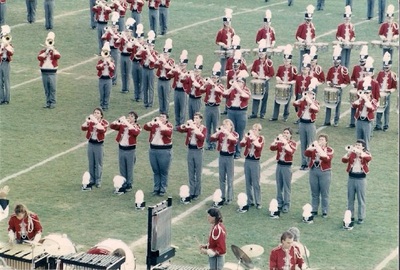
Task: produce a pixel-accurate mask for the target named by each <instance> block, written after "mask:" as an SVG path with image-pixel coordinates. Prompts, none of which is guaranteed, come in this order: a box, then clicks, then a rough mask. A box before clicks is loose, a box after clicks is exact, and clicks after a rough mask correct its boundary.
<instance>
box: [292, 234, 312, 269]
mask: <svg viewBox="0 0 400 270" xmlns="http://www.w3.org/2000/svg"><path fill="white" fill-rule="evenodd" d="M288 232H290V233H291V234H293V246H295V247H297V248H299V250H300V254H301V257H302V258H303V261H304V258H306V259H307V262H308V258H309V257H310V251H309V250H308V248H307V247H306V246H305V245H303V244H302V243H301V242H300V230H299V228H297V227H290V228H289V229H288ZM303 267H304V268H305V269H307V265H306V263H305V262H303Z"/></svg>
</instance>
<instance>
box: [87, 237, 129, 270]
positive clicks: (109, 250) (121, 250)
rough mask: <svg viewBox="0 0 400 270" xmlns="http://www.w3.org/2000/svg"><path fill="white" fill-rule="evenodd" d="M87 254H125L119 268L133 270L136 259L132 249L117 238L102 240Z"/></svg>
mask: <svg viewBox="0 0 400 270" xmlns="http://www.w3.org/2000/svg"><path fill="white" fill-rule="evenodd" d="M87 253H88V254H102V255H114V256H125V263H123V264H122V265H121V268H120V269H121V270H135V269H136V259H135V257H134V256H133V253H132V250H131V249H130V248H129V247H128V246H127V245H126V244H125V243H124V242H122V241H121V240H118V239H111V238H109V239H107V240H104V241H102V242H100V243H98V244H97V245H95V246H94V247H92V248H91V249H89V251H88V252H87Z"/></svg>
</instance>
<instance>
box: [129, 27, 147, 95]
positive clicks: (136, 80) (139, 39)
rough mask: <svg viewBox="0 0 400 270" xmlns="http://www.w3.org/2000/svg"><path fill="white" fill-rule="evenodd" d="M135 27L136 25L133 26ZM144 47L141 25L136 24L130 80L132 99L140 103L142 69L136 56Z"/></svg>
mask: <svg viewBox="0 0 400 270" xmlns="http://www.w3.org/2000/svg"><path fill="white" fill-rule="evenodd" d="M134 26H135V27H136V23H135V24H134ZM143 46H144V33H143V24H141V23H140V24H138V25H137V27H136V32H135V38H134V39H133V47H132V52H131V56H130V59H131V61H132V80H133V89H134V93H133V99H134V100H135V101H136V102H140V101H142V99H143V94H142V73H143V67H142V65H141V64H140V62H141V60H142V59H141V58H140V56H138V55H137V53H138V52H139V51H140V50H141V48H143Z"/></svg>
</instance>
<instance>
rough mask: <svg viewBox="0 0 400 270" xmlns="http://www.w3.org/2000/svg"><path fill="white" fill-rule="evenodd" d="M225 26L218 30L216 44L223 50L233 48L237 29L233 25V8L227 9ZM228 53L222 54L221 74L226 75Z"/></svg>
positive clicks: (224, 19)
mask: <svg viewBox="0 0 400 270" xmlns="http://www.w3.org/2000/svg"><path fill="white" fill-rule="evenodd" d="M222 20H223V22H224V26H223V27H222V28H221V29H220V30H219V31H218V33H217V36H216V38H215V44H217V45H218V46H220V49H221V50H222V51H227V50H230V49H231V46H232V40H233V36H234V35H235V29H233V28H232V26H231V21H232V9H229V8H226V9H225V16H224V18H223V19H222ZM226 60H227V54H226V53H225V54H224V55H222V56H221V59H220V62H221V76H225V66H226Z"/></svg>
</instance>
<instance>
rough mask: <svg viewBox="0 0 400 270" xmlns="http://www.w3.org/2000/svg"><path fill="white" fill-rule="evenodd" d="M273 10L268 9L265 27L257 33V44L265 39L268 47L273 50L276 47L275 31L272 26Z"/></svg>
mask: <svg viewBox="0 0 400 270" xmlns="http://www.w3.org/2000/svg"><path fill="white" fill-rule="evenodd" d="M271 17H272V15H271V10H269V9H267V10H266V11H265V16H264V25H263V27H262V28H260V29H259V30H258V31H257V35H256V43H257V44H258V43H259V42H260V40H262V39H265V42H266V47H267V48H273V47H274V46H275V29H274V28H273V27H272V26H271Z"/></svg>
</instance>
